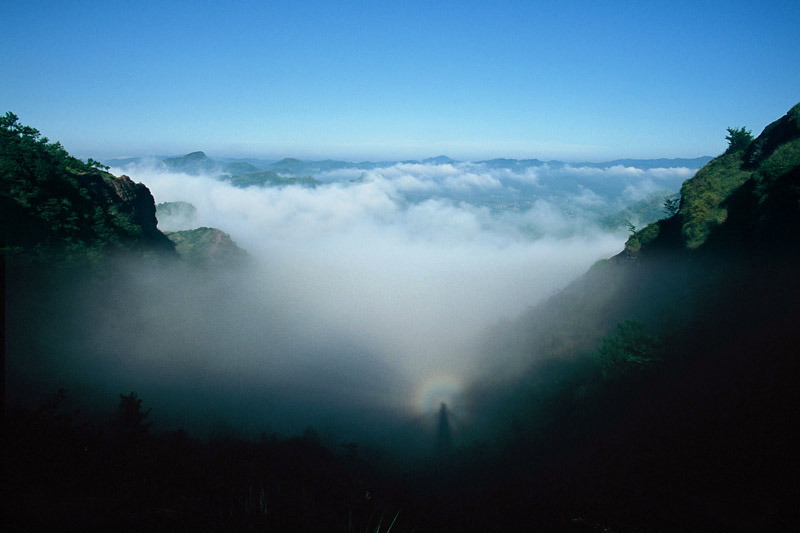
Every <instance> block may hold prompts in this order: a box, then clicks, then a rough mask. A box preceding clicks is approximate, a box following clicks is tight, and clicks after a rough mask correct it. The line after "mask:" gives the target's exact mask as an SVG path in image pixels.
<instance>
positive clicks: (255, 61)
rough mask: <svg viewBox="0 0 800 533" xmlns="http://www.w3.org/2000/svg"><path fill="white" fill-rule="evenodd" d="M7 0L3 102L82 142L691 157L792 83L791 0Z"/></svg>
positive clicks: (795, 66) (144, 147) (243, 152)
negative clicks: (49, 0) (602, 0)
mask: <svg viewBox="0 0 800 533" xmlns="http://www.w3.org/2000/svg"><path fill="white" fill-rule="evenodd" d="M2 11H3V14H2V18H3V31H2V32H0V47H2V50H3V53H2V54H1V55H0V71H1V72H2V78H0V104H1V107H0V111H2V112H4V111H7V110H10V111H13V112H14V113H16V114H17V115H19V116H20V119H21V121H22V122H23V123H25V124H29V125H32V126H34V127H36V128H38V129H39V130H40V131H42V132H43V134H45V135H47V136H48V137H50V138H51V139H53V140H60V141H61V142H62V144H64V146H65V147H66V148H67V149H68V150H69V151H71V152H72V153H74V154H76V155H79V156H82V157H89V156H92V157H95V158H103V157H114V156H127V155H145V154H163V155H167V154H180V153H186V152H189V151H193V150H204V151H206V153H208V154H209V155H212V156H217V157H223V156H254V157H265V158H279V157H284V156H291V157H301V158H325V157H333V158H341V159H353V160H359V159H402V158H420V157H429V156H435V155H439V154H447V155H449V156H451V157H455V158H459V159H471V160H477V159H484V158H490V157H517V158H527V157H530V158H534V157H535V158H540V159H551V158H558V159H565V160H596V161H598V160H607V159H613V158H620V157H642V158H649V157H695V156H700V155H716V154H718V153H720V152H721V151H723V150H724V148H725V146H726V142H725V139H724V137H725V128H726V127H728V126H742V125H745V126H747V127H749V128H751V129H753V131H754V133H758V132H760V131H761V129H762V128H763V127H764V126H765V125H766V124H768V123H769V122H771V121H772V120H775V119H776V118H778V117H779V116H781V115H783V114H784V113H785V112H786V111H787V110H788V109H789V108H790V107H791V106H792V105H794V104H796V103H797V102H798V101H800V31H798V28H800V4H798V3H797V2H796V0H794V1H787V2H730V1H725V2H703V1H693V2H683V1H680V0H675V1H671V2H648V1H637V2H601V1H598V2H533V1H528V2H471V1H467V0H461V1H458V2H445V1H437V2H430V1H421V2H417V1H410V0H406V1H403V2H399V1H396V2H375V1H371V2H369V1H367V2H348V1H340V2H301V1H285V2H237V1H227V2H199V1H198V2H182V1H170V2H133V1H125V2H116V1H112V0H105V1H102V2H80V1H78V2H39V1H35V0H28V1H17V0H5V1H4V2H3V8H2Z"/></svg>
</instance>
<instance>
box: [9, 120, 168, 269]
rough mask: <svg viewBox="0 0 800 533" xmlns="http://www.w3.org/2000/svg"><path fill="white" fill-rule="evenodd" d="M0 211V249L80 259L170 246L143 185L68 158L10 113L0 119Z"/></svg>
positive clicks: (96, 165)
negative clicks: (115, 252)
mask: <svg viewBox="0 0 800 533" xmlns="http://www.w3.org/2000/svg"><path fill="white" fill-rule="evenodd" d="M0 217H2V218H0V231H1V232H2V233H1V234H0V250H2V252H3V253H4V254H12V255H15V256H19V255H26V256H28V257H32V258H37V257H38V258H39V259H41V260H46V259H51V258H66V259H76V260H84V259H87V258H88V259H92V258H98V257H101V256H104V255H107V254H108V253H109V252H112V251H123V250H124V251H128V252H131V253H136V254H142V253H144V254H147V253H166V254H170V253H171V252H172V244H171V243H170V241H169V240H168V239H167V238H166V237H165V236H164V235H163V234H162V233H161V232H160V231H158V229H157V228H156V218H155V203H154V201H153V197H152V195H151V194H150V191H149V190H148V189H147V187H145V186H144V185H142V184H136V183H133V181H131V180H130V178H128V177H127V176H122V177H115V176H112V175H111V174H109V173H108V172H106V171H105V167H103V165H101V164H99V163H97V162H95V161H93V160H91V159H90V160H89V161H88V162H86V163H84V162H82V161H80V160H79V159H77V158H75V157H72V156H71V155H69V154H68V153H67V151H66V150H65V149H64V148H63V147H62V146H61V144H60V143H58V142H55V143H51V142H49V140H48V139H47V138H46V137H42V136H41V135H40V133H39V132H38V131H37V130H36V129H34V128H32V127H30V126H24V125H22V124H20V123H19V119H18V117H17V116H16V115H14V114H13V113H11V112H8V113H6V114H5V116H3V117H0Z"/></svg>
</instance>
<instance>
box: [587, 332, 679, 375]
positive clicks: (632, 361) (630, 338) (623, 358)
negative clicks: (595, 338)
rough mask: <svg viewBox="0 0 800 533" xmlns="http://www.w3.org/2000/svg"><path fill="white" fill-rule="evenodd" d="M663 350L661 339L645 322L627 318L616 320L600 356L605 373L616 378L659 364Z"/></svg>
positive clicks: (604, 342) (603, 344) (602, 345)
mask: <svg viewBox="0 0 800 533" xmlns="http://www.w3.org/2000/svg"><path fill="white" fill-rule="evenodd" d="M662 353H663V345H662V343H661V340H660V339H659V338H658V337H657V336H655V335H653V334H652V333H649V332H648V331H647V329H646V328H645V325H644V324H643V323H642V322H639V321H636V320H626V321H624V322H620V323H619V324H617V329H616V331H615V332H614V334H613V335H608V336H606V337H605V338H604V339H603V343H602V344H601V346H600V349H599V350H598V357H599V358H600V365H601V368H602V371H603V377H604V378H607V379H617V378H621V377H624V376H627V375H631V374H635V373H639V372H641V371H643V370H646V369H648V368H651V367H653V366H655V365H658V364H660V363H661V361H662Z"/></svg>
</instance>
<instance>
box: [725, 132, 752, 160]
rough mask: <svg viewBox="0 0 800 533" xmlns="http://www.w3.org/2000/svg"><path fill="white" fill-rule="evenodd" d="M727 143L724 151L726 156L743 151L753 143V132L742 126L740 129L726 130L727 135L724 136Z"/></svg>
mask: <svg viewBox="0 0 800 533" xmlns="http://www.w3.org/2000/svg"><path fill="white" fill-rule="evenodd" d="M725 140H726V141H728V149H727V150H725V153H726V154H732V153H734V152H738V151H739V150H744V149H745V148H747V147H748V146H749V145H750V143H751V142H752V141H753V132H751V131H750V130H748V129H747V128H745V127H744V126H742V127H741V128H728V135H726V136H725Z"/></svg>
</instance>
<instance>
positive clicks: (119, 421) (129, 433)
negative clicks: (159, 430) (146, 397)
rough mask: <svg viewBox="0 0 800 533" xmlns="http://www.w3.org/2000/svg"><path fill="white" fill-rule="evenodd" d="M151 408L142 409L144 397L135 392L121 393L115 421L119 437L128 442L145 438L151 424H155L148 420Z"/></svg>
mask: <svg viewBox="0 0 800 533" xmlns="http://www.w3.org/2000/svg"><path fill="white" fill-rule="evenodd" d="M151 410H152V409H148V410H146V411H142V399H141V398H139V397H138V396H137V395H136V393H135V392H131V393H130V394H128V395H125V394H120V395H119V406H118V407H117V416H116V417H115V418H114V421H113V427H114V429H115V431H116V433H117V437H119V438H120V439H121V440H122V441H128V442H135V441H138V440H140V439H142V438H144V437H145V435H147V432H148V430H149V429H150V426H152V425H153V423H152V422H147V421H146V419H147V417H148V416H149V415H150V411H151Z"/></svg>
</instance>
